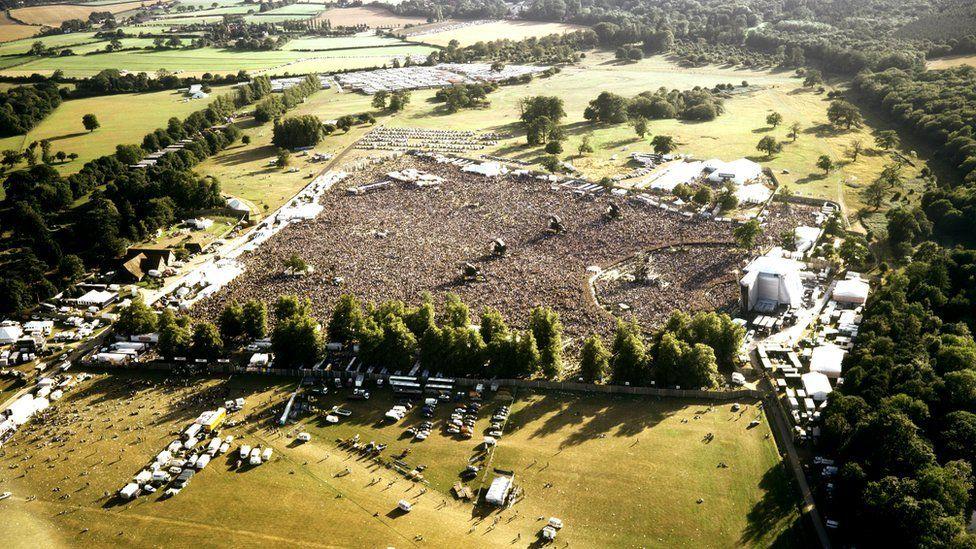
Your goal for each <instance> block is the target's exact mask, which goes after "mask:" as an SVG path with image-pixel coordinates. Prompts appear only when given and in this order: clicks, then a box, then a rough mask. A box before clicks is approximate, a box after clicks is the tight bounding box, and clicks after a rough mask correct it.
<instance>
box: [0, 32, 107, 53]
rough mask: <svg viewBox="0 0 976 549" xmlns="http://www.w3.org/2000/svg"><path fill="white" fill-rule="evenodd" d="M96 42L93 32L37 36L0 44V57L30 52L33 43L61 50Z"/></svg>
mask: <svg viewBox="0 0 976 549" xmlns="http://www.w3.org/2000/svg"><path fill="white" fill-rule="evenodd" d="M95 40H97V39H96V38H95V33H94V32H77V33H71V34H52V35H50V36H39V37H37V38H29V39H22V40H14V41H12V42H6V43H3V44H0V55H4V56H6V55H23V54H26V53H28V52H29V51H30V49H31V46H33V45H34V42H40V43H41V44H44V47H46V48H62V47H66V46H74V45H75V44H84V43H86V42H92V41H95Z"/></svg>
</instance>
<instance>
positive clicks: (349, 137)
mask: <svg viewBox="0 0 976 549" xmlns="http://www.w3.org/2000/svg"><path fill="white" fill-rule="evenodd" d="M369 101H370V99H369V98H368V97H366V96H363V95H359V94H350V93H345V94H340V93H336V92H335V91H334V90H322V91H318V92H316V93H314V94H313V95H312V96H311V97H309V98H308V99H307V100H306V102H305V103H304V104H302V105H300V106H299V107H297V108H295V109H293V110H292V111H289V113H288V114H289V116H292V115H300V114H317V115H319V116H321V117H322V119H323V120H329V119H333V118H338V117H339V116H342V115H343V114H349V113H359V112H364V111H369V110H370V106H369ZM241 129H242V130H243V131H244V133H245V134H246V135H249V136H250V137H251V139H252V142H251V144H250V145H247V146H245V145H242V144H238V145H234V146H232V147H230V148H228V149H226V150H224V151H221V152H220V153H219V154H217V155H215V156H212V157H210V158H208V159H207V160H205V161H204V162H202V163H201V164H199V165H198V166H197V167H196V171H197V172H198V173H201V174H206V175H212V176H215V177H216V178H217V179H218V180H219V181H220V188H221V191H222V192H224V193H225V194H229V195H232V196H237V197H240V198H243V199H245V200H247V201H249V202H251V203H253V204H255V205H256V206H257V208H258V213H261V214H263V213H264V212H266V211H270V210H274V209H275V208H277V207H278V206H281V205H282V204H284V203H285V202H287V201H288V200H289V199H290V198H291V197H292V196H293V195H294V194H295V193H296V192H298V191H299V190H300V189H301V188H302V187H304V186H305V185H307V184H308V182H309V179H308V178H307V176H308V175H309V174H316V173H318V172H319V171H321V170H322V169H323V168H324V167H325V163H310V162H307V157H301V156H294V155H293V156H292V161H291V165H290V166H289V168H287V169H281V168H276V167H274V166H272V165H270V163H271V162H273V161H274V160H275V158H276V153H275V147H274V146H273V145H272V144H271V133H272V132H271V130H272V127H271V125H270V124H265V125H262V126H256V125H254V124H253V122H246V123H243V124H241ZM367 131H369V128H368V127H366V126H357V127H355V128H353V129H352V130H351V131H350V132H349V133H348V134H343V133H342V132H338V133H336V134H335V135H332V136H329V137H326V138H325V139H324V140H323V141H322V143H320V144H319V146H318V147H316V148H315V152H321V153H332V154H337V153H339V152H340V151H342V150H343V149H345V148H346V147H347V146H348V145H350V144H351V143H353V142H354V141H356V140H357V139H359V138H360V137H362V136H363V135H364V134H365V133H366V132H367ZM292 167H297V168H299V171H298V172H297V173H288V169H291V168H292Z"/></svg>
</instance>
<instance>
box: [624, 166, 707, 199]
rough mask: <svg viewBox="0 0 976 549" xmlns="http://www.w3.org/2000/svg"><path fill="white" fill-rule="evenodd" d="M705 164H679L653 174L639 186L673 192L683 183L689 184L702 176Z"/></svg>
mask: <svg viewBox="0 0 976 549" xmlns="http://www.w3.org/2000/svg"><path fill="white" fill-rule="evenodd" d="M702 168H704V164H703V163H701V162H678V163H677V164H671V165H670V166H668V167H667V168H665V169H663V170H661V171H660V172H657V173H655V174H652V175H651V176H650V177H648V178H647V179H645V180H644V181H642V182H641V185H639V186H647V187H650V188H652V189H656V190H661V191H665V192H671V191H673V190H674V188H675V187H677V186H678V185H679V184H681V183H687V182H689V181H691V180H693V179H695V178H696V177H698V176H699V175H701V172H702Z"/></svg>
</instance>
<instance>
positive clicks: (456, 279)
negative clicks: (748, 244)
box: [196, 156, 732, 336]
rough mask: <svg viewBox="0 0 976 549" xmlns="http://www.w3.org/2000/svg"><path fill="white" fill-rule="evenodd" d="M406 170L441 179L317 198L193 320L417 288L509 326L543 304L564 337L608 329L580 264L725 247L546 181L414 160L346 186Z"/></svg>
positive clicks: (713, 233)
mask: <svg viewBox="0 0 976 549" xmlns="http://www.w3.org/2000/svg"><path fill="white" fill-rule="evenodd" d="M409 168H416V169H421V170H423V171H425V172H428V173H432V174H434V175H438V176H440V177H442V178H444V183H443V184H442V185H440V186H439V187H437V188H431V187H428V188H423V189H418V188H415V187H413V186H411V185H408V184H403V183H399V182H398V183H395V184H393V185H391V186H389V187H387V188H385V189H383V190H380V191H378V192H374V193H369V194H363V195H358V196H356V195H348V194H345V193H328V194H326V195H325V196H324V197H323V199H322V200H323V206H324V210H323V211H322V213H321V214H320V215H319V216H318V217H317V218H315V219H314V220H313V221H311V222H309V223H305V224H302V225H295V226H289V227H287V228H285V229H284V230H282V231H281V232H280V233H279V234H278V235H277V236H276V237H275V238H273V239H271V240H269V241H268V242H267V243H266V244H265V245H264V246H262V247H261V248H260V250H258V251H257V252H256V253H253V254H249V256H248V257H247V259H246V261H247V268H246V271H245V273H244V274H243V275H242V276H240V277H238V278H237V279H236V280H235V281H233V282H232V283H231V284H229V285H228V286H227V288H226V290H225V291H224V292H221V293H220V294H219V295H217V296H214V297H213V298H210V299H208V300H205V301H202V302H201V303H200V304H199V305H198V306H197V310H196V313H197V314H198V315H199V316H205V317H209V318H215V317H216V316H217V314H218V313H219V311H220V310H221V308H222V307H223V305H224V304H225V303H226V302H227V301H228V300H230V299H234V300H237V301H238V302H243V301H244V300H246V299H249V298H260V299H268V298H270V297H273V296H276V295H282V294H288V293H295V294H298V295H300V296H308V297H310V298H311V299H312V302H313V305H314V306H315V308H316V309H317V310H319V311H323V312H325V311H328V310H330V309H331V307H332V305H333V304H334V302H335V301H336V299H337V298H338V297H339V296H340V295H341V294H343V293H352V294H355V295H357V296H359V297H360V298H362V299H365V300H369V301H383V300H389V299H402V300H405V301H408V302H412V303H414V302H417V301H419V299H420V296H421V294H422V293H423V292H425V291H430V292H432V293H433V294H435V295H442V294H443V293H445V292H447V291H451V292H455V293H457V294H459V295H460V297H461V298H462V299H463V300H464V301H465V302H466V303H468V304H470V305H472V306H473V308H474V310H475V311H480V309H481V308H482V307H485V306H492V307H495V308H496V309H498V310H499V311H500V312H501V313H502V314H503V315H504V316H505V317H506V318H509V319H512V321H513V322H515V323H518V324H521V323H523V322H524V320H525V318H526V317H527V315H528V312H529V311H530V310H531V309H532V308H533V307H534V306H537V305H544V306H549V307H552V308H553V309H554V310H556V311H557V312H558V313H559V315H560V318H561V320H562V322H563V324H564V325H565V326H566V332H567V335H570V336H580V335H584V334H587V333H589V332H592V331H595V330H596V331H600V332H604V333H608V332H609V331H610V329H611V328H612V326H613V319H612V317H611V316H610V315H608V314H607V313H606V312H605V311H603V310H602V309H601V308H600V307H599V305H597V304H596V303H595V302H594V300H593V298H592V295H591V294H590V290H589V288H588V280H587V279H588V273H587V268H588V267H590V266H593V265H601V266H604V267H605V266H608V265H611V264H614V263H616V262H618V261H621V260H623V259H625V258H628V257H631V256H633V255H634V254H636V253H638V252H640V251H642V250H647V249H651V248H655V247H659V246H661V245H663V244H673V243H680V242H731V240H732V236H731V231H732V228H731V225H730V224H727V223H718V222H714V221H710V220H707V219H688V218H686V217H684V216H681V215H680V214H677V213H675V212H670V211H666V210H662V209H658V208H651V207H648V206H646V205H644V204H642V203H639V202H636V201H628V200H626V199H623V198H619V197H614V198H611V197H610V196H609V195H604V196H593V195H585V196H584V197H582V198H577V197H576V196H574V195H573V194H572V193H568V192H566V191H565V189H562V188H561V187H559V186H555V187H553V186H552V184H551V183H550V182H548V181H540V180H536V179H529V178H519V179H516V178H513V177H503V178H485V177H482V176H479V175H475V174H469V173H465V172H462V171H460V170H458V169H457V167H456V166H453V165H450V164H438V163H436V162H432V161H426V160H423V159H418V158H414V157H406V156H404V157H400V158H398V159H395V160H392V161H390V162H388V163H386V164H382V165H374V166H369V167H366V168H365V169H363V170H362V171H360V172H358V173H356V174H355V175H353V176H352V177H351V178H350V179H351V181H350V183H351V184H355V185H365V184H368V183H372V182H376V181H381V180H385V179H387V177H386V174H387V173H389V172H391V171H403V170H405V169H409ZM614 200H616V203H617V204H618V205H619V211H620V215H619V217H618V218H616V219H612V220H611V219H608V217H607V216H606V211H607V210H608V207H609V203H610V202H611V201H614ZM552 215H556V216H558V218H559V219H560V220H561V222H562V224H563V225H564V226H565V231H564V232H562V233H561V234H556V233H554V232H553V231H551V230H549V220H550V216H552ZM497 238H501V239H502V240H503V241H504V242H505V243H506V245H507V251H506V253H505V254H504V255H502V256H498V255H495V254H492V253H491V252H490V248H489V247H490V244H491V242H492V241H493V240H494V239H497ZM292 254H298V255H299V256H300V257H302V259H303V260H305V261H307V262H308V263H309V264H311V265H313V266H314V273H312V274H309V275H307V276H304V277H285V276H282V273H283V269H284V266H283V264H284V261H285V259H287V258H289V257H291V255H292ZM707 255H708V254H705V256H707ZM696 257H697V256H696ZM465 263H470V264H472V265H475V266H476V267H477V269H478V271H479V276H478V277H476V279H475V280H467V281H466V280H464V277H463V276H462V267H463V266H464V264H465ZM687 268H688V270H689V271H695V270H697V267H695V266H693V265H688V266H687ZM679 302H680V300H679V299H675V300H673V303H679ZM672 309H673V306H668V307H667V310H666V311H665V312H664V313H665V314H667V313H669V312H671V310H672ZM655 318H656V317H655ZM647 325H648V326H650V325H651V324H650V323H648V324H647Z"/></svg>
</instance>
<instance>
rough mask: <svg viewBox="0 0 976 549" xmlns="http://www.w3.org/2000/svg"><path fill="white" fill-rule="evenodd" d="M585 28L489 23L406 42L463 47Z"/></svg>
mask: <svg viewBox="0 0 976 549" xmlns="http://www.w3.org/2000/svg"><path fill="white" fill-rule="evenodd" d="M583 28H585V27H581V26H579V25H570V24H567V23H542V22H537V21H507V20H506V21H491V22H489V23H484V24H481V25H469V26H464V27H461V28H456V29H450V30H445V31H442V32H435V33H432V34H423V35H419V36H411V37H409V38H408V40H413V41H417V42H424V43H427V44H434V45H437V46H444V47H446V46H447V45H448V43H450V41H451V40H457V41H458V43H459V44H460V45H461V46H462V47H464V46H470V45H471V44H475V43H477V42H490V41H492V40H504V39H508V40H524V39H526V38H531V37H533V36H534V37H542V36H548V35H550V34H565V33H567V32H572V31H575V30H580V29H583Z"/></svg>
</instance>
